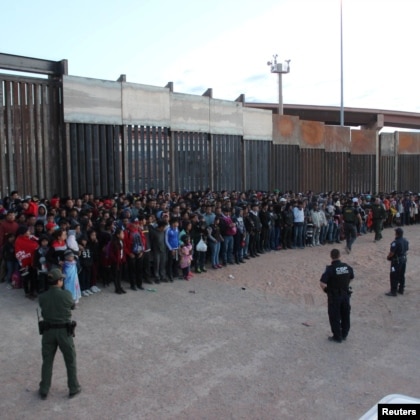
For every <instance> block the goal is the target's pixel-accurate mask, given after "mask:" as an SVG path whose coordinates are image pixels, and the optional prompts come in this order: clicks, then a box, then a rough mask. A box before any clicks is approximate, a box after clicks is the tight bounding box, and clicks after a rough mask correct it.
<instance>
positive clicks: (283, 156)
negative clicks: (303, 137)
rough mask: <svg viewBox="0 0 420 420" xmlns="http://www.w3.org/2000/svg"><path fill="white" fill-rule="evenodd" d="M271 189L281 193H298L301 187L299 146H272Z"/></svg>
mask: <svg viewBox="0 0 420 420" xmlns="http://www.w3.org/2000/svg"><path fill="white" fill-rule="evenodd" d="M270 160H271V171H270V178H271V180H270V183H271V188H272V189H273V190H274V189H279V190H280V191H283V192H284V191H286V190H287V191H288V190H292V191H298V189H299V185H300V174H301V171H300V158H299V146H297V145H286V144H272V145H271V159H270Z"/></svg>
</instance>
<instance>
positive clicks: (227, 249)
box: [221, 235, 233, 264]
mask: <svg viewBox="0 0 420 420" xmlns="http://www.w3.org/2000/svg"><path fill="white" fill-rule="evenodd" d="M223 239H224V241H223V244H222V250H221V253H222V261H223V264H226V263H228V262H229V263H232V262H233V236H229V235H226V236H224V237H223Z"/></svg>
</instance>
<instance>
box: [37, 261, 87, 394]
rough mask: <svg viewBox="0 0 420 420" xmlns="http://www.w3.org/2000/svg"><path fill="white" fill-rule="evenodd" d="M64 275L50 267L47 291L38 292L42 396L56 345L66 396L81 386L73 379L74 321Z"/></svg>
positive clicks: (75, 392) (46, 389) (71, 303)
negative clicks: (41, 322)
mask: <svg viewBox="0 0 420 420" xmlns="http://www.w3.org/2000/svg"><path fill="white" fill-rule="evenodd" d="M63 281H64V275H63V273H62V272H61V270H60V269H58V268H54V269H52V270H51V271H50V272H49V273H48V283H49V285H50V287H49V289H48V291H47V292H45V293H43V294H42V295H40V296H39V306H40V307H41V313H42V317H43V318H44V328H43V329H44V331H43V333H42V372H41V382H40V383H39V395H40V397H41V398H42V399H46V398H47V395H48V391H49V390H50V387H51V377H52V371H53V362H54V356H55V353H56V351H57V347H58V348H59V349H60V350H61V352H62V353H63V357H64V362H65V364H66V369H67V385H68V387H69V397H70V398H72V397H74V396H75V395H77V394H79V393H80V391H81V387H80V384H79V381H78V379H77V369H76V350H75V348H74V342H73V332H74V325H73V326H72V323H71V310H72V309H74V307H75V305H74V301H73V298H72V295H71V293H70V292H69V291H68V290H63V289H62V287H63Z"/></svg>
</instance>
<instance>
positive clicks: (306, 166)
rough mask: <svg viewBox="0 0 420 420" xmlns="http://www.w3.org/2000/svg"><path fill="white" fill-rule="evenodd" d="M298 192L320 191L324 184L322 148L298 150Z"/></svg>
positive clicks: (323, 152)
mask: <svg viewBox="0 0 420 420" xmlns="http://www.w3.org/2000/svg"><path fill="white" fill-rule="evenodd" d="M299 155H300V168H301V170H300V173H301V175H300V183H299V192H304V191H307V190H312V191H314V192H315V193H318V192H322V191H323V186H324V167H325V151H324V150H323V149H307V148H305V149H301V150H300V153H299Z"/></svg>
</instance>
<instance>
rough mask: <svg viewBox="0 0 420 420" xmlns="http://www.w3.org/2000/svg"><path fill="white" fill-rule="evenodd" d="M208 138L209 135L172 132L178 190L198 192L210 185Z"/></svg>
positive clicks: (176, 186) (176, 187)
mask: <svg viewBox="0 0 420 420" xmlns="http://www.w3.org/2000/svg"><path fill="white" fill-rule="evenodd" d="M208 138H209V135H208V134H207V133H188V132H181V131H178V132H172V142H173V154H174V171H173V173H174V178H175V179H174V181H175V189H176V190H178V191H183V190H187V191H197V190H203V189H206V188H207V187H208V186H209V185H210V169H211V167H210V159H209V154H210V145H209V140H208Z"/></svg>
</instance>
